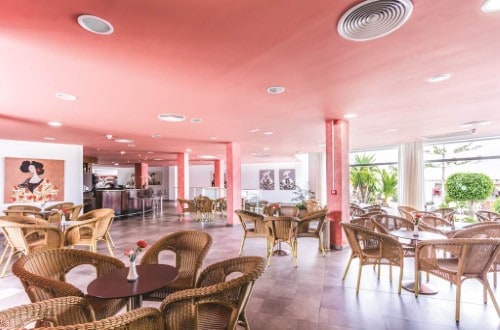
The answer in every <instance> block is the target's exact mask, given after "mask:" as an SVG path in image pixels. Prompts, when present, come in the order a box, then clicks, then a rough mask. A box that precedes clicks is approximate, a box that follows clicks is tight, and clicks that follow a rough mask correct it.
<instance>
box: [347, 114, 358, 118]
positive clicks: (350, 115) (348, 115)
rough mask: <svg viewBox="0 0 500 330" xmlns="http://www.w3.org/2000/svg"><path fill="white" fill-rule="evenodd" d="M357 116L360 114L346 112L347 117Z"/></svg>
mask: <svg viewBox="0 0 500 330" xmlns="http://www.w3.org/2000/svg"><path fill="white" fill-rule="evenodd" d="M357 116H358V115H357V114H355V113H346V114H345V115H344V118H346V119H350V118H356V117H357Z"/></svg>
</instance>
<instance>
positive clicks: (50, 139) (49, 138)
mask: <svg viewBox="0 0 500 330" xmlns="http://www.w3.org/2000/svg"><path fill="white" fill-rule="evenodd" d="M43 139H44V140H49V141H53V140H55V139H56V138H53V137H49V136H46V137H44V138H43Z"/></svg>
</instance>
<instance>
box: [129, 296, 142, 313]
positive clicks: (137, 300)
mask: <svg viewBox="0 0 500 330" xmlns="http://www.w3.org/2000/svg"><path fill="white" fill-rule="evenodd" d="M141 306H142V295H140V294H139V295H137V296H132V297H130V310H133V309H137V308H141Z"/></svg>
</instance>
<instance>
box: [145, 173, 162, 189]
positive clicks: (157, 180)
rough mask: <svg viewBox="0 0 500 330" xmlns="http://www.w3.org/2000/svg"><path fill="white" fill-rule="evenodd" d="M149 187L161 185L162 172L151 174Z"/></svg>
mask: <svg viewBox="0 0 500 330" xmlns="http://www.w3.org/2000/svg"><path fill="white" fill-rule="evenodd" d="M148 185H150V186H156V185H161V172H149V176H148Z"/></svg>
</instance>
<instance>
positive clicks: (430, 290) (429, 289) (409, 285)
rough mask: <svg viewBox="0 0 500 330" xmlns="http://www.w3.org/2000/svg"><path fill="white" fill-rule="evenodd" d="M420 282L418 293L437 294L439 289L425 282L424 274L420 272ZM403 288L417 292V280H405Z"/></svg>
mask: <svg viewBox="0 0 500 330" xmlns="http://www.w3.org/2000/svg"><path fill="white" fill-rule="evenodd" d="M418 277H419V281H420V282H419V284H418V289H419V290H418V294H425V295H432V294H436V293H438V292H439V291H438V290H437V289H435V288H434V287H433V286H431V285H428V284H424V283H422V274H420V272H419V275H418ZM403 289H405V290H407V291H410V292H415V281H405V282H403Z"/></svg>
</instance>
